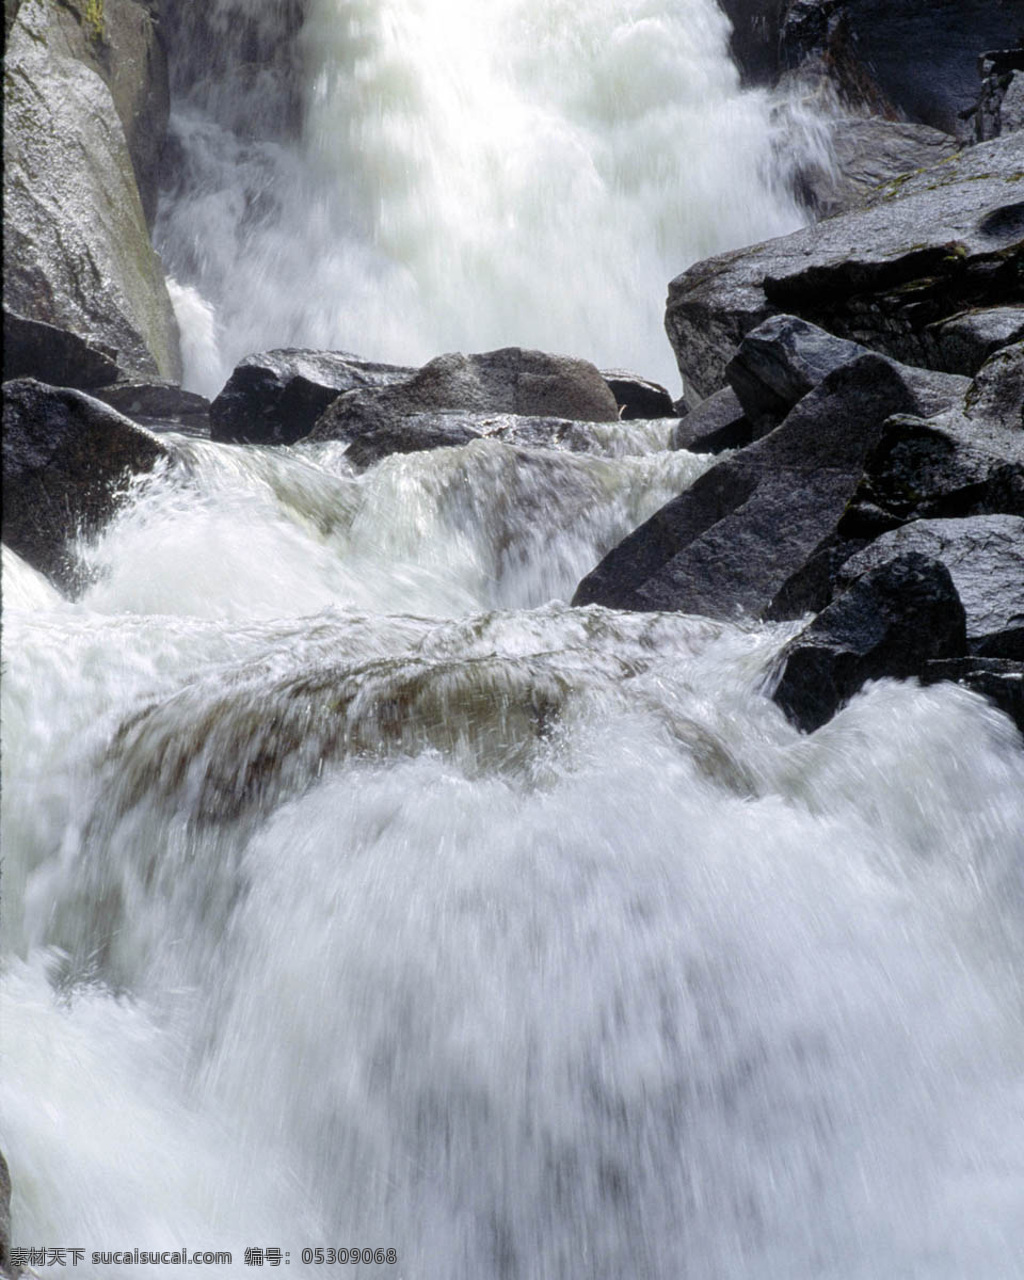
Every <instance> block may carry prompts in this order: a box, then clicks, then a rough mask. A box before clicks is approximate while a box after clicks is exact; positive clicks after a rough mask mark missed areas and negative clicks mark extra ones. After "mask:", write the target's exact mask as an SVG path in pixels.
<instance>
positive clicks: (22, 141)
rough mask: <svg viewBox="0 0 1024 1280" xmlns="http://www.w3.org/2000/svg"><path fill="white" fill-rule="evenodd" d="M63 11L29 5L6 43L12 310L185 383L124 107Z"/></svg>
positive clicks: (7, 247)
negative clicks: (84, 51)
mask: <svg viewBox="0 0 1024 1280" xmlns="http://www.w3.org/2000/svg"><path fill="white" fill-rule="evenodd" d="M62 12H63V11H62V10H61V9H60V6H59V5H57V4H56V2H55V0H24V2H23V3H22V5H21V7H20V8H19V11H18V16H17V19H16V20H15V22H14V24H13V26H12V28H11V31H10V34H9V38H8V41H7V48H6V53H5V57H4V300H5V304H6V306H7V307H8V308H9V309H10V310H11V311H13V312H15V313H17V314H18V315H21V316H24V317H25V318H26V319H29V320H37V321H42V322H43V323H46V324H51V325H55V326H56V327H58V328H61V329H67V330H69V331H70V332H71V333H74V334H77V335H78V336H79V337H81V338H82V339H84V340H85V341H86V342H87V343H90V344H92V345H95V346H97V347H99V348H101V349H103V350H112V351H115V352H116V353H117V360H118V363H119V365H120V366H121V367H122V368H124V369H128V370H132V371H134V372H136V373H140V374H144V375H154V374H156V375H159V376H163V377H167V378H172V379H177V378H178V377H180V373H181V366H180V356H179V351H178V332H177V326H176V323H175V320H174V315H173V313H172V310H171V304H170V299H169V297H168V294H167V289H166V287H165V285H164V280H163V270H162V267H161V264H160V261H159V259H158V258H157V256H156V254H155V253H154V252H153V249H152V246H151V244H150V241H149V232H148V229H147V226H146V219H145V214H144V211H143V205H142V201H141V199H140V195H139V189H138V185H137V182H136V176H135V172H134V171H133V168H132V160H131V155H130V152H129V147H128V142H127V140H126V137H125V133H124V129H123V127H122V124H121V120H120V117H119V116H118V111H117V106H116V103H115V99H114V97H113V96H112V94H111V90H110V89H109V88H108V86H107V84H106V83H105V82H104V80H103V78H102V77H101V76H100V75H99V73H98V72H97V71H96V70H94V69H93V67H92V66H90V65H88V63H87V62H86V61H83V60H82V59H81V58H80V57H79V56H78V55H79V53H80V47H81V41H82V39H83V38H84V37H83V36H82V35H81V34H80V33H79V34H78V35H77V38H71V37H69V35H68V31H67V29H66V23H68V22H70V23H71V26H72V28H73V30H74V32H79V28H78V25H77V19H75V18H72V17H71V16H69V15H68V14H67V13H65V14H64V17H63V19H62V18H61V16H60V14H61V13H62ZM97 38H99V37H97ZM152 127H153V128H156V127H157V126H156V125H153V126H152ZM140 128H142V130H143V132H145V131H146V128H148V126H144V125H140Z"/></svg>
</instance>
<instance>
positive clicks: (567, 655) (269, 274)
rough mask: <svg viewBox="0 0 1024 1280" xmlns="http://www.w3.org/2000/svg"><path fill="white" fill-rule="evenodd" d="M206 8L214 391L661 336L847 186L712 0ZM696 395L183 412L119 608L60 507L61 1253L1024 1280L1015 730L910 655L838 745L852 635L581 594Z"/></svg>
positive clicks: (12, 568) (14, 709)
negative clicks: (655, 409) (283, 442)
mask: <svg viewBox="0 0 1024 1280" xmlns="http://www.w3.org/2000/svg"><path fill="white" fill-rule="evenodd" d="M169 22H170V32H171V35H172V37H173V38H174V39H175V40H178V41H180V42H183V43H182V44H181V46H180V48H179V50H178V52H177V54H176V56H177V57H178V59H179V61H178V64H177V66H176V68H175V85H176V90H175V92H176V95H177V96H176V106H175V138H176V142H175V147H176V153H175V157H174V158H173V164H172V172H173V181H171V182H170V183H169V186H168V191H167V194H166V196H165V201H164V205H163V209H162V213H161V231H160V233H161V236H162V241H161V243H162V251H163V253H164V255H165V258H166V260H167V264H168V267H169V269H170V270H172V271H173V272H174V273H175V276H176V279H177V282H178V284H177V292H178V299H179V309H180V310H181V312H182V314H185V315H187V316H189V317H191V327H190V328H188V326H186V327H187V328H188V334H187V336H189V337H190V340H191V342H192V344H193V345H192V347H191V352H192V361H193V363H192V373H193V377H194V378H195V379H196V380H197V382H202V381H203V379H204V378H205V379H208V380H209V381H208V382H207V383H206V385H207V388H208V389H212V388H215V386H216V384H217V379H218V378H222V377H223V376H224V372H225V370H226V369H227V368H228V367H229V366H230V364H231V362H232V361H233V360H234V359H235V358H236V357H237V356H239V355H241V354H243V353H244V352H245V351H247V350H250V349H253V348H260V347H267V346H280V345H283V344H285V343H293V342H303V343H311V344H313V345H317V346H332V347H335V346H340V347H348V348H351V349H354V350H355V351H357V352H359V353H360V354H363V355H366V356H375V357H388V356H390V357H392V358H396V359H402V360H412V359H416V358H418V357H420V356H427V355H433V354H435V353H437V352H438V351H441V350H443V349H445V348H451V347H455V346H464V347H468V348H470V349H476V350H479V349H485V348H487V347H488V346H491V345H494V344H496V343H499V342H507V341H519V340H521V341H523V342H524V343H528V344H530V345H533V346H538V347H547V346H551V347H555V348H561V349H566V350H569V351H570V352H571V353H572V354H578V355H590V356H593V357H595V358H597V359H599V360H602V361H607V362H614V363H615V364H628V363H634V364H637V365H639V366H640V367H641V371H643V372H655V373H656V372H658V371H659V370H658V360H659V359H663V358H664V356H663V355H662V356H659V354H658V351H659V350H662V351H667V346H665V344H664V340H663V338H661V336H660V315H659V312H660V299H661V294H662V291H663V289H664V287H665V282H666V280H667V279H668V276H669V275H670V274H671V273H672V272H673V271H675V270H678V269H680V268H681V267H683V266H684V265H685V264H686V262H687V261H688V260H689V259H690V258H696V257H698V256H700V255H701V254H704V253H707V252H709V251H711V250H713V249H716V248H722V247H724V246H725V244H727V243H735V242H737V241H738V240H741V239H744V238H748V239H749V238H754V237H759V236H765V235H769V234H772V233H773V232H775V231H781V230H784V229H785V228H786V227H787V226H789V225H792V222H793V221H794V220H795V219H796V218H797V216H798V215H797V212H796V210H795V209H794V208H793V207H792V206H791V205H790V203H789V201H788V198H787V197H786V196H785V194H784V192H783V186H784V184H783V185H782V186H780V185H779V184H778V182H777V181H776V179H777V177H778V172H779V171H778V169H777V167H776V168H773V165H776V163H777V162H776V161H775V160H773V159H772V156H773V132H772V131H773V128H776V127H777V120H776V122H775V123H774V124H773V118H772V109H771V104H769V103H768V102H767V100H766V99H765V98H763V97H761V96H758V95H749V94H743V93H741V92H740V91H739V89H738V85H737V81H736V76H735V73H734V71H733V70H732V68H731V67H730V65H729V64H728V62H727V60H726V55H725V39H726V34H727V33H726V28H725V25H724V22H723V20H722V18H721V16H720V15H719V13H718V11H717V9H715V8H714V6H713V5H711V4H710V3H703V2H700V0H682V2H675V3H673V2H671V0H663V2H662V3H655V0H592V2H591V3H588V4H586V5H575V6H573V7H572V8H570V7H569V5H568V4H565V3H562V0H548V2H547V3H546V4H543V5H542V4H540V3H539V2H537V3H535V2H534V0H494V2H493V3H492V4H490V5H487V6H484V5H482V4H477V5H469V4H467V5H460V4H455V3H454V2H453V0H358V2H357V0H315V2H314V3H311V4H310V5H309V7H308V9H307V10H305V11H303V10H301V9H300V8H299V6H298V5H291V4H278V5H272V4H264V3H260V2H259V0H246V2H245V3H242V0H230V3H229V2H228V0H220V2H219V3H217V4H212V3H211V4H209V5H203V6H194V7H193V6H190V7H189V8H188V10H187V11H186V7H185V6H181V7H180V11H179V12H177V13H176V14H175V13H173V12H172V14H171V15H169ZM300 74H301V77H302V80H301V89H302V92H301V93H299V94H296V92H295V83H296V82H295V77H296V76H297V75H300ZM777 140H778V139H777V136H776V138H775V141H777ZM778 163H781V161H779V162H778ZM773 174H774V175H775V177H774V178H773ZM656 337H657V338H658V342H656V341H655V338H656ZM659 343H660V344H661V345H660V346H659ZM203 369H205V370H206V372H205V374H201V371H202V370H203ZM670 425H671V424H670V423H669V422H663V423H645V422H618V423H606V424H594V425H593V426H592V427H591V426H590V425H589V424H588V431H589V442H588V445H587V448H586V450H585V451H580V452H570V451H569V450H568V449H563V448H548V449H535V448H530V449H522V448H518V447H514V446H513V445H510V444H508V443H505V442H502V441H500V440H497V439H493V438H488V439H480V440H476V441H474V442H473V443H472V444H470V445H468V446H466V447H464V448H461V449H438V450H435V451H434V452H432V453H420V454H409V455H395V456H392V457H389V458H387V459H385V460H384V461H382V462H380V463H379V464H378V465H376V466H374V467H372V468H370V469H369V470H367V471H365V472H364V473H356V471H355V470H354V469H353V468H352V467H351V465H350V464H349V463H348V462H347V461H346V459H345V457H344V451H343V446H341V445H339V444H337V443H316V444H299V445H296V446H293V447H290V448H279V449H263V448H258V447H255V446H252V447H250V446H229V445H221V444H215V443H211V442H209V441H207V440H201V439H196V438H193V437H190V436H186V435H176V434H174V433H170V432H168V433H166V434H165V435H163V437H162V439H163V440H164V442H165V443H166V444H167V445H168V447H169V450H170V452H171V455H172V456H171V459H170V461H168V462H167V463H166V464H161V466H160V467H158V469H157V470H156V471H154V472H153V474H151V475H149V476H146V477H144V478H142V479H140V480H139V481H137V482H136V484H135V485H134V487H133V489H132V491H131V492H130V494H129V495H128V498H127V500H126V501H125V503H124V504H123V506H122V507H121V508H120V509H119V511H118V514H117V516H116V518H115V519H114V520H113V521H112V522H111V523H110V524H109V525H108V526H107V527H106V528H105V529H104V530H103V531H102V533H101V534H99V535H96V536H95V537H94V538H92V540H91V541H88V542H85V541H81V543H80V547H79V548H78V550H79V551H80V554H81V556H82V559H83V562H84V563H85V564H86V566H87V567H88V568H89V570H90V572H89V574H88V575H87V577H88V581H89V583H90V585H89V586H88V588H87V589H86V590H85V592H84V594H83V595H82V596H81V597H80V598H79V599H77V600H75V601H73V602H72V601H69V600H66V599H64V598H62V597H61V596H59V595H58V594H57V592H56V591H55V590H54V589H53V588H52V587H51V586H50V585H49V584H48V583H47V582H45V581H44V580H43V579H42V578H41V577H40V576H39V574H37V573H36V572H35V570H34V569H32V568H31V567H30V566H28V565H27V564H25V563H24V562H23V561H21V560H19V559H18V557H17V556H15V555H12V554H10V553H9V552H8V551H7V550H6V549H5V551H4V560H3V597H4V618H3V621H4V626H3V631H2V637H0V643H2V661H3V670H4V678H3V682H2V697H3V707H2V732H3V764H4V786H3V790H2V795H0V804H2V832H3V856H4V866H3V872H4V878H3V896H2V900H0V911H2V922H3V937H4V958H3V965H2V974H0V1026H2V1036H3V1058H4V1061H3V1070H2V1073H0V1148H2V1149H3V1151H4V1153H5V1155H6V1156H7V1158H8V1160H9V1163H10V1168H11V1177H12V1186H13V1219H14V1243H15V1244H16V1245H18V1246H22V1247H25V1248H32V1249H36V1248H43V1247H45V1246H49V1247H51V1248H53V1247H63V1248H66V1249H71V1248H81V1249H83V1250H84V1251H85V1258H84V1262H83V1263H82V1264H80V1266H79V1268H78V1269H77V1270H76V1269H75V1267H73V1266H72V1265H71V1264H70V1261H69V1264H68V1265H67V1266H66V1267H60V1266H52V1267H50V1266H45V1265H44V1266H43V1267H42V1268H41V1269H39V1274H42V1275H47V1276H48V1275H51V1274H54V1275H57V1274H63V1273H65V1272H66V1273H67V1274H69V1275H73V1274H78V1275H83V1276H96V1277H100V1276H102V1277H109V1278H110V1280H128V1278H129V1277H133V1276H134V1277H137V1276H138V1274H139V1266H140V1265H141V1263H136V1262H135V1260H134V1257H133V1256H132V1251H133V1250H136V1249H138V1250H144V1251H156V1252H160V1251H168V1253H173V1252H177V1251H184V1252H186V1253H187V1254H189V1255H192V1254H193V1253H201V1252H203V1251H210V1252H211V1253H212V1252H217V1253H230V1254H231V1261H230V1262H226V1261H223V1262H222V1263H221V1264H219V1265H216V1266H212V1267H211V1268H210V1270H211V1273H212V1274H215V1275H219V1276H231V1277H238V1278H239V1280H241V1277H244V1276H250V1275H252V1274H253V1272H252V1271H251V1270H250V1266H249V1265H248V1264H247V1262H246V1250H253V1249H259V1250H261V1251H263V1256H264V1258H265V1259H266V1260H265V1262H264V1264H263V1265H265V1266H269V1265H274V1263H275V1262H276V1261H277V1258H278V1256H279V1257H280V1264H281V1266H282V1268H284V1267H287V1271H285V1270H282V1272H281V1274H290V1275H292V1276H301V1277H306V1276H310V1277H312V1276H321V1277H322V1276H325V1275H328V1274H337V1273H338V1272H337V1271H336V1268H337V1267H338V1266H339V1265H340V1264H339V1263H337V1261H335V1262H334V1264H333V1265H331V1264H330V1263H331V1255H329V1253H328V1251H329V1250H331V1251H334V1253H333V1257H334V1258H335V1259H337V1258H339V1257H340V1256H341V1253H342V1252H343V1253H344V1256H345V1259H346V1260H350V1259H351V1254H352V1252H353V1251H354V1250H356V1249H358V1250H359V1251H360V1255H361V1256H362V1251H363V1250H371V1251H377V1250H381V1251H383V1253H382V1255H381V1256H383V1257H384V1261H383V1262H377V1261H370V1262H367V1263H365V1264H362V1263H361V1269H360V1270H358V1274H360V1275H367V1276H369V1275H373V1276H381V1277H384V1276H388V1277H396V1278H398V1277H406V1278H407V1280H481V1278H488V1280H489V1278H492V1277H493V1278H495V1280H533V1278H535V1277H537V1278H540V1277H544V1278H551V1280H554V1278H558V1280H578V1278H579V1277H584V1276H585V1277H592V1278H594V1280H621V1278H622V1277H624V1276H637V1277H643V1278H644V1280H681V1278H684V1277H686V1278H690V1277H692V1280H794V1278H795V1277H810V1276H816V1277H822V1278H823V1280H877V1278H878V1277H883V1276H884V1277H889V1276H892V1277H896V1276H901V1277H902V1276H907V1277H910V1276H914V1277H921V1278H922V1280H925V1278H927V1280H967V1278H968V1277H971V1278H972V1280H973V1278H974V1277H993V1278H995V1277H1010V1276H1012V1275H1015V1274H1020V1260H1021V1254H1020V1247H1021V1245H1020V1242H1021V1240H1022V1239H1024V1207H1022V1206H1024V1197H1022V1195H1021V1185H1022V1179H1024V1085H1022V1080H1021V1074H1020V1061H1021V1053H1022V1050H1024V1026H1022V1019H1021V1007H1022V1006H1021V985H1020V983H1021V980H1020V975H1021V972H1022V967H1021V965H1022V960H1024V955H1022V951H1024V942H1022V939H1024V931H1022V928H1021V924H1022V918H1024V849H1022V830H1024V809H1022V799H1021V798H1022V796H1024V754H1022V753H1021V751H1020V749H1019V741H1018V740H1017V739H1016V737H1015V730H1014V729H1013V727H1012V725H1011V724H1010V722H1009V721H1008V720H1007V719H1006V718H1005V717H1004V716H1002V715H1001V714H999V713H998V712H997V711H996V710H994V709H993V708H992V707H991V706H990V705H989V704H988V703H986V702H985V701H983V700H982V699H980V698H978V697H977V696H975V695H973V694H971V693H969V692H967V691H966V690H965V689H962V688H960V687H959V686H955V685H952V684H943V685H937V686H934V687H931V688H927V689H924V688H920V687H918V686H917V685H916V684H915V683H913V682H896V681H880V682H877V683H875V684H873V685H870V686H869V687H867V688H866V689H865V690H864V691H863V692H862V693H861V694H860V695H858V696H857V697H856V698H855V699H854V700H853V701H852V702H851V704H850V705H849V706H848V707H846V708H845V709H844V710H842V711H841V712H840V713H839V714H838V715H837V716H836V718H835V719H834V720H833V721H831V722H830V723H829V724H828V725H826V726H825V727H824V728H822V729H821V730H819V731H818V732H817V733H815V734H814V735H812V736H809V737H808V736H805V735H801V734H799V733H798V732H797V731H796V730H794V729H793V728H792V727H791V726H790V725H789V724H788V723H787V722H786V721H785V719H784V717H783V716H782V714H781V712H780V711H779V709H778V708H777V707H776V706H775V704H774V703H772V702H771V701H770V700H769V699H768V698H766V697H765V696H764V695H763V691H764V687H765V681H766V678H767V676H768V673H769V672H770V670H771V668H772V664H773V661H774V659H775V657H776V655H777V654H778V652H779V650H780V648H781V647H782V645H783V644H784V643H785V642H786V641H787V639H788V638H789V637H790V636H792V635H793V634H794V633H795V631H796V629H797V627H798V625H799V624H796V623H773V624H752V623H749V622H743V621H740V620H737V621H736V622H718V621H712V620H709V619H706V618H701V617H695V616H687V615H682V614H653V613H652V614H639V613H638V614H630V613H618V612H615V611H611V610H606V609H602V608H598V607H590V608H586V609H573V608H571V607H569V605H568V601H569V599H570V598H571V596H572V593H573V590H574V588H575V586H576V584H577V582H578V581H579V579H580V578H581V577H582V576H583V574H585V573H586V572H587V571H588V570H589V569H591V568H592V567H593V566H594V564H595V563H597V561H598V560H599V559H600V557H601V556H603V555H604V554H605V553H606V552H607V551H608V550H609V549H610V548H611V547H612V546H613V545H615V544H616V543H617V542H618V541H619V540H620V539H621V538H622V537H623V536H624V535H625V534H626V533H627V532H628V531H629V530H630V529H632V528H634V527H635V526H636V525H637V524H638V523H640V522H641V521H643V520H645V519H646V518H647V517H648V516H650V515H651V514H652V513H653V512H654V511H655V510H657V509H658V507H659V506H661V505H662V504H663V503H664V502H665V501H666V500H667V499H668V498H669V497H670V496H671V495H673V494H675V493H678V492H679V491H680V490H682V489H683V488H684V487H685V486H687V485H689V484H690V483H692V482H693V481H694V480H696V479H697V478H698V477H699V476H700V475H701V474H703V472H704V471H705V470H706V469H707V468H708V466H709V465H710V464H711V462H712V461H713V460H712V459H710V458H708V457H701V456H697V455H693V454H690V453H686V452H674V451H670V450H669V449H668V448H667V445H668V430H669V427H670ZM318 1249H322V1250H323V1251H324V1254H323V1257H324V1262H323V1265H320V1264H319V1263H318V1261H317V1259H316V1254H315V1252H314V1251H315V1250H318ZM389 1249H393V1250H394V1251H395V1257H394V1261H390V1262H389V1261H388V1260H387V1253H386V1251H387V1250H389ZM275 1250H279V1251H280V1254H279V1255H278V1254H276V1253H275V1252H274V1251H275ZM115 1252H116V1253H118V1254H119V1260H118V1261H115V1260H113V1258H112V1257H110V1256H108V1255H113V1254H114V1253H115ZM125 1253H127V1254H128V1255H129V1256H128V1257H127V1258H125V1257H123V1256H120V1255H122V1254H125ZM93 1254H97V1255H98V1261H96V1262H95V1263H93V1260H92V1259H93ZM367 1256H369V1257H371V1258H372V1257H373V1256H374V1254H373V1253H371V1254H369V1255H367ZM105 1257H106V1258H107V1260H104V1258H105ZM249 1261H250V1262H252V1261H253V1255H252V1254H250V1258H249ZM346 1265H349V1263H348V1262H346ZM161 1269H162V1270H163V1271H165V1272H166V1271H170V1272H171V1273H175V1274H176V1273H178V1272H179V1271H180V1272H182V1273H185V1274H189V1275H193V1276H194V1275H195V1274H196V1272H197V1267H196V1266H195V1265H192V1264H189V1263H185V1264H182V1265H181V1266H175V1265H171V1264H168V1265H166V1266H164V1267H163V1268H161ZM348 1273H351V1266H349V1272H348Z"/></svg>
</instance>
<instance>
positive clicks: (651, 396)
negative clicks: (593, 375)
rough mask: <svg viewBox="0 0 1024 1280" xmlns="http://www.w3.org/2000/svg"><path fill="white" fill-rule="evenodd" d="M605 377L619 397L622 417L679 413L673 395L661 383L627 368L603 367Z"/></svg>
mask: <svg viewBox="0 0 1024 1280" xmlns="http://www.w3.org/2000/svg"><path fill="white" fill-rule="evenodd" d="M601 377H602V378H604V380H605V382H607V383H608V386H609V388H610V389H611V393H612V395H613V396H614V397H615V403H616V404H617V405H618V406H619V417H620V418H622V419H624V420H628V419H631V418H676V417H678V416H679V415H678V414H677V413H676V410H675V405H674V404H673V402H672V397H671V396H670V395H669V393H668V392H667V391H666V390H665V388H664V387H663V386H662V385H661V384H660V383H658V382H651V381H650V380H649V379H647V378H641V377H640V375H639V374H636V373H630V372H629V371H628V370H626V369H602V370H601Z"/></svg>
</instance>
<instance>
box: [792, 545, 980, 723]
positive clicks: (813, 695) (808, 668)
mask: <svg viewBox="0 0 1024 1280" xmlns="http://www.w3.org/2000/svg"><path fill="white" fill-rule="evenodd" d="M965 644H966V631H965V622H964V608H963V605H962V604H961V603H960V598H959V596H958V595H957V592H956V588H955V586H954V585H953V580H952V578H951V576H950V573H949V570H948V569H947V568H946V567H945V566H944V565H942V564H940V563H939V562H938V561H937V560H932V559H930V558H929V557H927V556H923V555H919V554H916V553H909V554H906V555H899V556H896V557H895V558H893V559H892V560H889V561H887V562H886V563H885V564H883V565H881V566H880V567H879V568H877V569H872V570H870V571H869V572H867V573H865V574H863V575H862V576H861V577H859V578H857V580H856V581H855V582H854V583H853V584H852V586H851V587H850V589H849V590H848V591H847V592H846V593H845V594H844V595H842V596H840V597H839V599H838V600H836V601H834V602H833V603H832V604H830V605H829V607H828V608H827V609H825V610H823V611H822V612H821V613H820V614H819V615H818V616H817V618H815V620H814V621H813V622H812V623H811V624H810V626H808V627H806V628H805V629H804V630H803V631H802V632H801V633H800V634H799V635H798V636H797V637H796V638H795V639H793V640H792V641H791V642H790V643H789V644H788V645H787V646H786V648H785V649H784V650H783V651H782V654H781V655H780V659H779V674H778V679H777V683H776V684H775V688H774V690H773V693H772V698H773V699H774V701H775V702H776V703H778V705H779V706H780V707H781V708H782V710H783V711H784V712H785V713H786V716H787V718H788V719H789V720H790V721H791V722H792V723H793V724H795V725H796V726H797V727H798V728H799V729H802V730H803V731H804V732H806V733H813V732H814V730H815V729H818V728H820V727H821V726H822V725H823V724H825V723H826V722H827V721H829V720H831V718H832V717H833V716H834V715H835V713H836V712H837V711H838V710H839V708H840V707H842V706H843V705H844V704H845V703H846V702H848V701H849V700H850V698H852V697H853V695H854V694H855V693H856V692H857V690H858V689H860V687H861V686H862V685H863V684H864V682H865V681H866V680H878V679H881V678H882V677H884V676H893V677H896V678H901V679H905V678H907V677H909V676H915V675H919V674H920V673H921V672H922V671H923V670H924V668H925V666H926V664H927V663H928V662H930V661H932V660H935V659H950V658H959V657H961V656H962V655H963V653H964V649H965Z"/></svg>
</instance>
